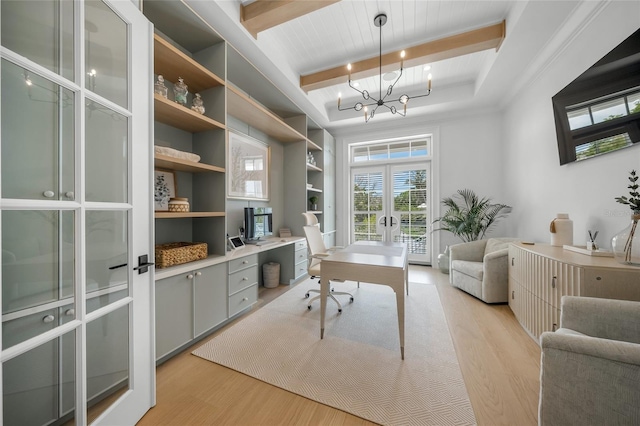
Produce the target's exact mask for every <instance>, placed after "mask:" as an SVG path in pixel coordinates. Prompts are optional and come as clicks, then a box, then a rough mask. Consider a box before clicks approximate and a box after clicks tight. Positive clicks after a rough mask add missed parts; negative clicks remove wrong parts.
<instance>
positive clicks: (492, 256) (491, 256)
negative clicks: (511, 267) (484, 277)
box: [482, 248, 509, 263]
mask: <svg viewBox="0 0 640 426" xmlns="http://www.w3.org/2000/svg"><path fill="white" fill-rule="evenodd" d="M508 256H509V249H508V248H505V249H502V250H496V251H492V252H491V253H488V254H486V255H485V256H484V258H483V259H482V261H483V262H484V263H491V262H492V261H494V260H496V259H500V258H501V257H504V258H506V257H508Z"/></svg>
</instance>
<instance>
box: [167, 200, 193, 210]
mask: <svg viewBox="0 0 640 426" xmlns="http://www.w3.org/2000/svg"><path fill="white" fill-rule="evenodd" d="M169 211H170V212H173V213H188V212H189V199H188V198H179V197H176V198H171V199H170V200H169Z"/></svg>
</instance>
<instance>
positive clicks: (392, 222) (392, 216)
mask: <svg viewBox="0 0 640 426" xmlns="http://www.w3.org/2000/svg"><path fill="white" fill-rule="evenodd" d="M393 225H395V223H393V216H391V226H393Z"/></svg>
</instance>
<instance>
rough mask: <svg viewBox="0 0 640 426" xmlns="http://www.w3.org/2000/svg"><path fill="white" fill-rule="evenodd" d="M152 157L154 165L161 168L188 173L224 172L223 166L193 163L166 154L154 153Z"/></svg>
mask: <svg viewBox="0 0 640 426" xmlns="http://www.w3.org/2000/svg"><path fill="white" fill-rule="evenodd" d="M154 159H155V166H156V167H160V168H163V169H169V170H178V171H181V172H190V173H207V172H219V173H224V172H225V169H224V167H217V166H211V165H209V164H204V163H194V162H193V161H188V160H182V159H180V158H174V157H169V156H168V155H162V154H155V157H154Z"/></svg>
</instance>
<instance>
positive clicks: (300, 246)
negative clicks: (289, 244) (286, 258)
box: [295, 240, 307, 251]
mask: <svg viewBox="0 0 640 426" xmlns="http://www.w3.org/2000/svg"><path fill="white" fill-rule="evenodd" d="M302 249H305V250H306V249H307V240H299V241H296V248H295V250H296V251H298V250H302Z"/></svg>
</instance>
